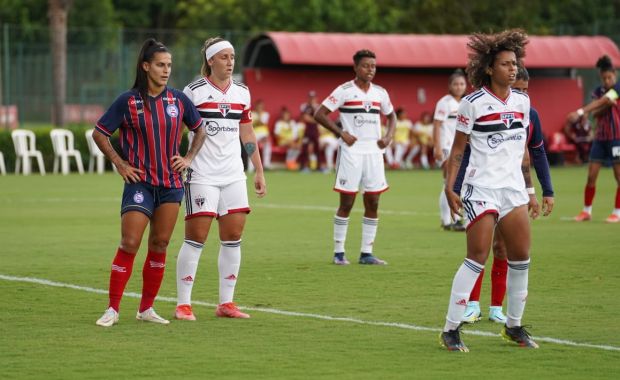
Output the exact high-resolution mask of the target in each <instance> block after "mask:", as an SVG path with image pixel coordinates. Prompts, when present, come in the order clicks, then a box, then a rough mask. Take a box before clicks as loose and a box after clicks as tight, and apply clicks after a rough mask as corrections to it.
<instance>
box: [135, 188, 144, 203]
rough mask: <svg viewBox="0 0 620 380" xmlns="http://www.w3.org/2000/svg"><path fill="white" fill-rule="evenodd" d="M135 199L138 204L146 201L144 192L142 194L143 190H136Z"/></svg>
mask: <svg viewBox="0 0 620 380" xmlns="http://www.w3.org/2000/svg"><path fill="white" fill-rule="evenodd" d="M133 201H134V202H136V203H138V204H140V203H142V202H144V194H142V192H141V191H136V193H135V194H134V195H133Z"/></svg>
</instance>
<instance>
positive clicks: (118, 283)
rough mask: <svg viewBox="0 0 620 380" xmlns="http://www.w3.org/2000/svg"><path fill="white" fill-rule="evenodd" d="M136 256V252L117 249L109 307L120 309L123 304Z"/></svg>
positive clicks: (113, 263) (111, 276) (111, 280)
mask: <svg viewBox="0 0 620 380" xmlns="http://www.w3.org/2000/svg"><path fill="white" fill-rule="evenodd" d="M135 258H136V255H135V253H129V252H125V251H123V250H122V249H120V248H119V249H117V250H116V256H114V260H113V261H112V270H111V271H110V288H109V292H108V294H109V296H110V303H109V304H108V307H111V308H113V309H114V310H116V311H118V309H119V306H120V304H121V298H122V297H123V292H124V291H125V286H126V285H127V281H129V277H131V270H132V269H133V260H134V259H135Z"/></svg>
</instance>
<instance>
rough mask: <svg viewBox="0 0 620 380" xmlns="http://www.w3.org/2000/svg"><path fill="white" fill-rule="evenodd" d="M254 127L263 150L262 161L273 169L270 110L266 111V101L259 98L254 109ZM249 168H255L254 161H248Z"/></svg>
mask: <svg viewBox="0 0 620 380" xmlns="http://www.w3.org/2000/svg"><path fill="white" fill-rule="evenodd" d="M252 127H254V134H255V135H256V141H257V142H258V146H259V147H260V148H261V150H262V159H263V160H262V161H263V166H264V167H265V169H271V136H270V133H269V112H267V111H265V102H263V101H262V100H261V99H259V100H257V101H256V103H255V104H254V109H253V110H252ZM248 168H249V170H250V171H251V170H254V165H252V161H251V160H249V161H248Z"/></svg>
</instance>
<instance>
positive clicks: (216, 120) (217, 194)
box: [175, 37, 266, 321]
mask: <svg viewBox="0 0 620 380" xmlns="http://www.w3.org/2000/svg"><path fill="white" fill-rule="evenodd" d="M234 67H235V49H234V48H233V46H232V44H231V43H230V42H228V41H225V40H223V39H221V38H219V37H218V38H211V39H208V40H206V41H205V43H204V45H203V47H202V69H201V74H202V78H200V79H198V80H197V81H195V82H192V83H190V84H189V85H187V86H186V87H185V89H184V90H183V91H184V92H185V94H186V95H187V96H188V97H189V98H190V100H191V101H192V102H194V104H195V105H196V107H197V108H198V111H199V112H200V115H201V116H202V117H203V119H204V121H205V125H206V130H207V135H208V137H207V139H206V140H205V142H204V148H203V149H201V150H200V152H199V153H198V155H197V156H196V159H195V160H194V162H192V164H191V167H190V168H189V169H188V171H187V178H186V183H185V208H186V209H185V241H184V243H183V245H182V246H181V250H180V251H179V257H178V260H177V308H176V313H175V317H176V318H177V319H182V320H190V321H193V320H195V319H196V317H195V316H194V313H193V311H192V307H191V294H192V287H193V285H194V281H195V279H196V270H197V268H198V260H199V259H200V254H201V253H202V248H203V246H204V243H205V241H206V240H207V237H208V235H209V229H210V228H211V223H212V222H213V218H217V220H218V225H219V234H220V252H219V259H218V269H219V277H220V278H219V280H220V287H219V293H220V302H219V305H218V307H217V309H216V311H215V315H217V316H218V317H229V318H249V317H250V316H249V315H248V314H245V313H242V312H241V311H240V310H239V309H238V308H237V307H236V306H235V304H234V303H233V295H234V292H235V285H236V283H237V277H238V276H239V266H240V264H241V234H242V233H243V227H244V226H245V219H246V214H248V213H249V212H250V207H249V203H248V194H247V188H246V176H245V173H244V172H243V162H242V161H241V147H240V145H239V137H241V142H242V143H243V146H244V148H245V150H246V152H247V154H248V156H249V157H250V159H251V160H252V164H254V168H255V169H256V172H255V174H254V188H255V190H256V195H258V196H259V197H263V196H264V195H265V193H266V185H265V177H264V175H263V165H262V163H261V159H260V156H259V154H258V151H257V150H256V136H255V135H254V129H253V128H252V118H251V107H250V105H251V100H250V91H249V90H248V88H247V87H246V86H244V85H242V84H240V83H237V82H235V81H233V80H232V74H233V68H234Z"/></svg>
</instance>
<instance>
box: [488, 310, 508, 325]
mask: <svg viewBox="0 0 620 380" xmlns="http://www.w3.org/2000/svg"><path fill="white" fill-rule="evenodd" d="M489 321H493V322H495V323H506V316H505V315H504V313H503V312H502V307H501V306H491V307H489Z"/></svg>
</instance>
